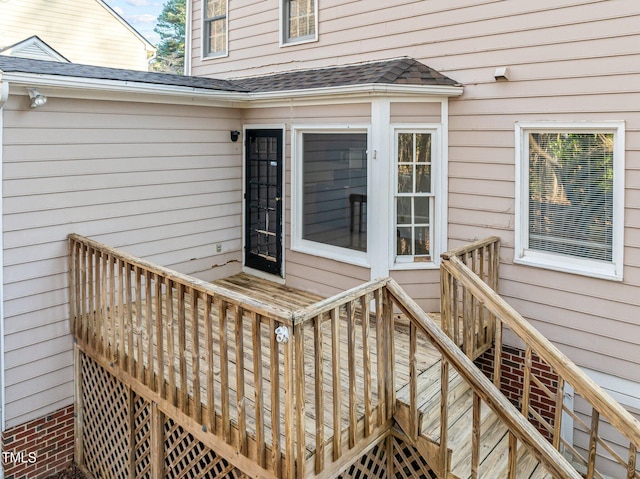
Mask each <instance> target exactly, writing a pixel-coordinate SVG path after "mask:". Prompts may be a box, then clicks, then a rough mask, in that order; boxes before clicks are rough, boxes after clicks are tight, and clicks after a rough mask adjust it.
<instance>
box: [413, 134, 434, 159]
mask: <svg viewBox="0 0 640 479" xmlns="http://www.w3.org/2000/svg"><path fill="white" fill-rule="evenodd" d="M416 161H417V162H419V163H426V162H429V163H430V162H431V133H418V134H416Z"/></svg>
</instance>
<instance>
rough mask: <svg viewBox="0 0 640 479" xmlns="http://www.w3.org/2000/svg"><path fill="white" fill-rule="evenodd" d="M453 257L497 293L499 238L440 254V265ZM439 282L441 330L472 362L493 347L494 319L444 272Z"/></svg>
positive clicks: (497, 332)
mask: <svg viewBox="0 0 640 479" xmlns="http://www.w3.org/2000/svg"><path fill="white" fill-rule="evenodd" d="M454 257H455V258H458V259H459V260H460V261H461V262H463V263H464V264H465V265H466V266H467V267H468V268H469V269H471V271H473V272H474V273H475V274H476V276H477V277H478V278H480V279H482V280H483V281H484V282H485V283H486V284H487V285H488V286H489V287H490V288H491V289H493V290H494V291H497V289H498V277H499V271H498V268H499V265H500V238H498V237H496V236H491V237H489V238H487V239H484V240H480V241H475V242H473V243H470V244H468V245H466V246H463V247H460V248H457V249H454V250H450V251H447V252H446V253H443V254H442V260H443V261H447V260H449V259H450V258H454ZM440 278H441V294H440V304H441V312H442V315H441V320H442V329H443V330H444V331H445V332H446V333H447V334H448V335H449V337H450V338H453V339H454V341H456V342H458V343H459V344H460V345H461V346H462V350H463V351H464V352H465V354H466V355H467V357H469V358H471V359H475V358H477V357H478V356H480V355H481V354H482V353H483V352H485V351H486V350H487V349H489V348H490V347H491V346H492V345H493V343H494V336H495V335H496V334H500V332H501V331H500V330H499V329H498V330H496V322H495V317H494V316H493V315H492V314H491V313H490V312H488V311H487V310H486V309H485V308H481V307H479V305H478V302H477V300H476V298H474V297H473V295H471V294H470V293H469V291H468V290H467V289H465V288H463V287H462V286H461V285H460V284H458V280H457V279H456V278H455V277H454V276H452V275H450V274H448V273H447V272H446V270H442V272H441V276H440ZM498 342H500V341H498Z"/></svg>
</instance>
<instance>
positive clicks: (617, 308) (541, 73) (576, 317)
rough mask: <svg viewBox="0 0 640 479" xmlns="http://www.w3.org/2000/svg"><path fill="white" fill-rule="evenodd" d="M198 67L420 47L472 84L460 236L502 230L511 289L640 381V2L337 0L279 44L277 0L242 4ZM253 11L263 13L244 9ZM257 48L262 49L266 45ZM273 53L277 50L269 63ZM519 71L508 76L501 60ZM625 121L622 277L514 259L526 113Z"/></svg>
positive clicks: (571, 342) (359, 57) (454, 191)
mask: <svg viewBox="0 0 640 479" xmlns="http://www.w3.org/2000/svg"><path fill="white" fill-rule="evenodd" d="M192 3H193V15H192V22H193V23H192V25H193V46H194V48H193V59H192V60H193V72H194V73H195V74H198V75H215V76H230V77H234V76H242V75H254V74H260V73H266V72H274V71H282V70H291V69H296V68H303V67H304V68H308V67H316V66H318V67H319V66H326V65H331V64H345V63H351V62H356V61H365V60H367V61H369V60H374V59H382V58H391V57H397V56H402V55H407V56H412V57H414V58H416V59H418V60H420V61H422V62H424V63H426V64H428V65H429V66H431V67H433V68H435V69H437V70H439V71H440V72H442V73H444V74H446V75H448V76H450V77H451V78H454V79H455V80H457V81H459V82H461V83H463V84H464V85H465V93H464V95H463V96H462V97H460V98H458V99H453V100H451V102H450V118H449V122H450V123H449V145H450V147H449V240H450V241H449V246H450V247H454V246H458V245H461V244H463V243H465V242H468V241H470V240H473V239H476V238H482V237H485V236H487V235H490V234H497V235H498V236H500V237H501V238H502V245H503V248H502V265H501V286H500V287H501V291H500V292H501V293H502V294H503V295H504V297H505V298H506V299H507V300H508V301H509V302H510V303H511V304H512V305H513V306H514V307H516V309H517V310H518V311H520V312H521V313H522V314H523V315H524V316H525V317H527V318H529V319H531V320H532V321H533V323H534V325H535V326H536V327H537V328H538V329H539V330H540V331H541V332H542V333H543V334H544V335H545V336H547V337H548V338H549V339H551V340H552V341H553V342H554V343H555V344H556V345H558V346H559V347H560V349H562V350H563V352H565V353H567V354H568V355H569V356H570V357H571V359H573V360H574V361H575V362H576V363H578V364H579V365H581V366H584V367H588V368H591V369H594V370H597V371H600V372H603V373H606V374H611V375H614V376H615V375H619V376H620V377H622V378H625V379H627V380H630V381H633V382H635V383H640V367H639V366H640V343H638V341H636V340H635V338H638V337H640V322H639V321H638V315H637V314H636V310H637V307H638V306H640V302H639V300H638V294H637V288H638V286H639V285H640V260H639V258H640V248H639V247H640V233H639V231H640V230H639V228H638V224H639V223H640V221H639V213H638V211H639V207H640V195H639V194H638V191H639V189H640V177H638V175H637V174H636V170H637V169H638V168H639V167H640V131H639V129H640V113H639V112H638V111H637V110H638V109H637V108H634V107H632V106H630V105H633V104H635V103H637V100H638V98H639V97H638V93H637V88H636V85H637V82H638V80H639V78H640V67H638V65H640V62H639V61H638V60H639V57H640V54H638V52H637V49H634V47H633V45H634V44H636V43H637V42H638V41H639V40H640V38H639V36H638V34H637V28H636V27H637V22H638V20H639V17H640V10H639V9H638V6H637V3H636V2H634V1H633V0H614V1H610V2H601V1H596V0H592V1H587V2H585V1H576V0H562V1H561V2H558V1H555V0H545V1H543V2H536V3H535V4H532V3H531V2H526V1H524V0H522V1H512V2H495V1H493V0H485V1H482V2H477V1H472V0H457V1H455V2H449V1H447V2H445V1H440V2H423V1H418V0H415V1H406V2H403V3H402V5H398V4H393V5H391V4H389V3H388V2H383V1H381V0H374V1H372V2H368V3H367V9H366V10H365V9H363V8H362V3H361V2H355V1H351V2H343V1H341V2H338V1H334V0H327V1H325V2H322V4H321V5H320V12H319V40H318V41H317V42H313V43H308V44H301V45H293V46H287V47H280V46H279V44H278V20H277V18H276V17H277V2H276V1H275V0H273V1H271V2H256V1H255V0H254V1H249V0H245V1H242V2H234V3H233V4H232V5H231V10H230V12H229V35H230V42H229V56H228V57H226V58H220V59H215V60H206V61H201V60H200V51H199V40H198V38H199V27H200V13H199V11H200V10H199V9H200V0H193V2H192ZM249 11H251V13H252V15H243V12H245V13H246V12H249ZM257 51H259V52H260V54H257V53H256V52H257ZM265 58H268V59H269V61H268V62H265V60H264V59H265ZM502 66H507V67H509V77H510V81H507V82H496V81H495V79H494V77H493V74H494V71H495V69H496V68H497V67H502ZM534 120H535V121H548V120H565V121H606V120H624V121H625V122H626V145H627V147H626V177H625V180H626V205H625V206H626V208H625V219H624V221H625V225H626V230H625V268H624V280H623V281H622V282H621V283H619V282H614V281H607V280H601V279H594V278H589V277H583V276H578V275H574V274H567V273H561V272H552V271H548V270H544V269H541V268H535V267H527V266H520V265H516V264H514V263H513V258H514V250H513V246H514V222H515V211H516V204H515V162H514V157H515V133H514V124H515V122H517V121H534Z"/></svg>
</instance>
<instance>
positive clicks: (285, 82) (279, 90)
mask: <svg viewBox="0 0 640 479" xmlns="http://www.w3.org/2000/svg"><path fill="white" fill-rule="evenodd" d="M0 72H2V73H4V74H5V75H4V76H6V73H15V74H16V75H14V77H16V76H17V75H20V76H21V78H23V80H24V81H27V77H33V76H34V75H35V76H37V77H38V81H39V83H41V84H46V83H47V82H46V81H45V80H44V79H43V78H45V77H46V78H47V79H48V81H49V82H55V83H56V86H58V87H62V88H64V86H65V82H72V81H73V80H74V79H84V80H86V81H91V82H92V87H93V88H94V89H96V88H98V87H99V86H100V85H102V87H103V88H104V89H105V90H108V89H109V85H110V82H126V85H127V86H128V87H129V88H131V89H133V88H136V86H135V85H138V86H137V88H140V89H143V88H144V87H145V86H149V85H157V86H163V87H166V88H165V89H164V90H165V93H171V92H170V91H169V90H170V88H171V87H184V88H189V89H198V90H209V91H212V92H227V93H237V94H249V95H258V96H260V95H265V94H267V95H268V94H276V95H277V94H284V95H293V94H294V93H293V92H298V93H299V94H306V93H305V92H313V91H322V92H324V93H327V92H329V91H332V90H338V89H340V88H344V89H346V90H343V91H344V92H346V93H349V92H353V89H352V87H353V88H355V89H358V88H362V89H363V91H364V89H365V87H369V90H368V91H372V90H371V88H373V87H376V86H383V87H389V86H396V87H404V86H409V87H411V86H417V87H441V90H439V91H438V93H437V94H441V95H448V96H451V95H459V94H461V93H462V88H461V87H462V85H460V84H459V83H457V82H456V81H455V80H452V79H451V78H448V77H446V76H445V75H442V74H441V73H439V72H437V71H436V70H433V69H432V68H429V67H428V66H426V65H424V64H422V63H420V62H418V61H417V60H414V59H412V58H397V59H393V60H385V61H378V62H370V63H359V64H352V65H344V66H334V67H327V68H316V69H307V70H296V71H290V72H285V73H278V74H274V75H265V76H257V77H250V78H237V79H229V80H225V79H216V78H208V77H193V76H184V75H175V74H169V73H157V72H144V71H136V70H123V69H118V68H107V67H98V66H92V65H79V64H75V63H57V62H50V61H40V60H31V59H24V58H12V57H3V56H2V55H0ZM75 83H77V82H75ZM372 86H373V87H372ZM347 90H348V91H347ZM377 91H383V90H377ZM434 91H435V90H434ZM419 92H422V93H425V91H423V90H419Z"/></svg>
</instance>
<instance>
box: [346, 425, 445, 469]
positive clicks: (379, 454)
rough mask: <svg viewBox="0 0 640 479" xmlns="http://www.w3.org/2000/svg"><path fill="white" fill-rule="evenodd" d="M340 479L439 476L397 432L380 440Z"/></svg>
mask: <svg viewBox="0 0 640 479" xmlns="http://www.w3.org/2000/svg"><path fill="white" fill-rule="evenodd" d="M338 478H339V479H392V478H393V479H436V475H435V474H434V473H433V472H432V471H431V468H430V467H429V465H428V464H427V462H426V461H425V460H424V458H423V457H422V456H421V455H420V453H419V452H418V451H417V450H416V449H415V448H413V447H412V446H410V445H408V444H406V443H405V442H404V441H403V440H402V439H401V438H399V437H397V436H395V435H394V434H390V435H388V436H387V437H386V438H385V439H383V440H382V441H380V442H378V443H377V444H376V445H375V446H373V447H372V448H371V449H369V451H368V452H367V453H366V454H364V455H363V456H362V457H361V458H360V459H359V460H358V461H356V462H355V463H354V464H352V465H351V466H350V467H349V468H348V469H347V470H346V471H345V472H344V473H342V474H341V475H340V476H338Z"/></svg>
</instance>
